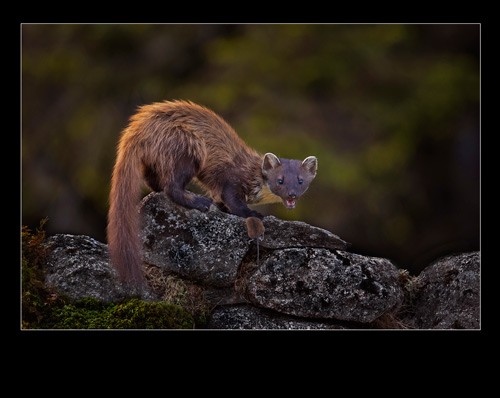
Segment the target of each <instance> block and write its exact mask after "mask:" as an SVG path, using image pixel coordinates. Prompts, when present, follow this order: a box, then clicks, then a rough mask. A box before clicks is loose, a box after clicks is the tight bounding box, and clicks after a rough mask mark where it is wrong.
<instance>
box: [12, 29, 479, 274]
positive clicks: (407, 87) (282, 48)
mask: <svg viewBox="0 0 500 398" xmlns="http://www.w3.org/2000/svg"><path fill="white" fill-rule="evenodd" d="M21 61H22V223H23V225H29V226H31V227H34V226H37V225H38V223H39V221H40V219H42V218H44V217H46V216H47V217H48V218H49V222H48V224H47V231H48V233H50V234H54V233H72V234H87V235H90V236H93V237H94V238H96V239H98V240H101V241H103V242H105V241H106V235H105V229H106V214H107V209H108V193H109V185H110V175H111V170H112V167H113V162H114V158H115V148H116V143H117V140H118V137H119V134H120V132H121V130H122V129H123V128H124V127H125V126H126V125H127V123H128V118H129V117H130V116H131V115H132V114H133V113H134V112H135V110H136V108H137V107H138V106H139V105H142V104H146V103H150V102H154V101H161V100H164V99H189V100H192V101H194V102H198V103H200V104H203V105H206V106H208V107H209V108H212V109H213V110H214V111H215V112H217V113H219V114H221V115H222V116H223V117H224V118H225V119H226V120H227V121H228V122H229V123H230V124H231V125H232V126H233V127H234V128H235V129H236V131H237V132H238V133H239V134H240V135H241V136H242V137H243V139H244V140H245V141H246V142H247V143H248V144H249V145H251V146H252V147H254V148H255V149H257V150H258V151H259V152H261V153H265V152H274V153H276V154H277V155H279V156H282V157H287V158H298V159H303V158H305V157H306V156H308V155H316V156H317V157H318V160H319V170H318V176H317V178H316V180H315V181H314V182H313V184H312V185H311V187H310V189H309V191H308V193H307V194H306V195H305V196H304V197H303V198H302V199H301V201H299V203H298V205H297V207H296V209H295V210H293V211H288V210H286V209H285V208H284V207H283V206H282V205H270V206H265V207H261V209H260V210H261V211H262V212H263V213H265V214H274V215H276V216H278V217H281V218H284V219H290V220H302V221H306V222H308V223H310V224H313V225H316V226H320V227H323V228H326V229H328V230H330V231H332V232H334V233H336V234H337V235H339V236H340V237H342V238H343V239H345V240H347V241H349V242H351V244H352V247H351V250H352V251H354V252H358V253H364V254H369V255H374V256H381V257H387V258H390V259H392V260H393V261H394V262H395V263H396V264H397V265H398V266H400V267H403V268H407V269H409V270H410V271H412V272H414V273H417V272H419V270H420V269H421V268H422V267H423V266H425V265H427V264H428V263H429V262H430V261H431V260H433V259H434V258H436V257H438V256H441V255H444V254H448V253H452V252H457V251H465V250H478V249H479V188H480V187H479V175H480V170H479V144H480V142H479V25H477V24H463V25H453V24H444V25H439V24H433V25H423V24H409V25H398V24H387V25H383V24H382V25H381V24H365V25H355V24H345V25H329V24H326V25H307V24H302V25H266V24H262V25H228V24H223V25H216V24H215V25H214V24H200V25H168V24H167V25H36V24H34V25H30V24H25V25H23V26H22V60H21Z"/></svg>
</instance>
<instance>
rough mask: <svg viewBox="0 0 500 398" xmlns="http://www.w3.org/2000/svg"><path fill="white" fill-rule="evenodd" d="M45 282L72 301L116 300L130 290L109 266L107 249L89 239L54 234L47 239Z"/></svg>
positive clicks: (103, 245)
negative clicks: (87, 298) (90, 298)
mask: <svg viewBox="0 0 500 398" xmlns="http://www.w3.org/2000/svg"><path fill="white" fill-rule="evenodd" d="M47 247H48V249H49V250H48V253H49V254H48V257H47V264H46V279H45V282H46V283H47V284H48V285H50V286H54V287H56V288H57V290H58V291H59V292H61V293H63V294H65V295H67V296H68V297H70V298H72V299H75V300H77V299H81V298H84V297H93V298H96V299H99V300H103V301H107V302H108V301H116V300H120V299H121V298H123V297H125V295H126V293H127V292H126V291H125V290H124V288H123V286H121V285H120V284H119V283H118V281H117V275H116V272H115V270H114V269H113V268H111V267H110V265H109V255H108V249H107V246H106V245H105V244H103V243H101V242H98V241H96V240H95V239H92V238H90V237H88V236H83V235H79V236H75V235H67V234H61V235H54V236H52V237H50V238H48V240H47Z"/></svg>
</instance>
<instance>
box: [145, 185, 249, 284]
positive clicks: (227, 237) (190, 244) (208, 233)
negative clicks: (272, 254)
mask: <svg viewBox="0 0 500 398" xmlns="http://www.w3.org/2000/svg"><path fill="white" fill-rule="evenodd" d="M141 214H142V216H143V229H142V232H141V239H142V242H143V251H144V253H143V255H144V261H146V262H147V263H149V264H152V265H155V266H157V267H160V268H166V269H167V270H169V271H171V272H174V273H176V274H178V275H179V276H182V277H186V278H188V279H191V280H195V281H198V282H200V283H203V284H207V285H212V286H217V287H224V286H230V285H232V284H233V283H234V281H235V279H236V274H237V272H238V266H239V265H240V263H241V261H242V260H243V257H244V256H245V254H246V252H247V250H248V247H249V244H250V243H249V238H248V236H247V235H246V227H245V220H244V219H243V218H240V217H237V216H234V215H230V214H226V213H222V212H220V211H209V212H207V213H203V212H201V211H198V210H192V209H186V208H184V207H181V206H177V205H175V204H173V203H172V202H170V201H169V200H168V199H166V198H165V196H164V195H162V194H159V193H151V194H149V195H148V196H146V198H144V199H143V202H142V207H141Z"/></svg>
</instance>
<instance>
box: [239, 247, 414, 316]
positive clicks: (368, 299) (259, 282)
mask: <svg viewBox="0 0 500 398" xmlns="http://www.w3.org/2000/svg"><path fill="white" fill-rule="evenodd" d="M403 296H404V294H403V289H402V286H401V283H400V282H399V270H398V269H397V268H396V267H395V266H394V265H393V264H392V263H391V262H390V261H389V260H386V259H383V258H375V257H367V256H361V255H358V254H353V253H348V252H344V251H335V250H334V251H332V250H327V249H317V248H308V249H305V248H298V249H282V250H275V251H272V252H270V253H265V254H264V255H263V256H262V259H261V263H260V265H259V266H257V267H256V270H255V271H254V272H253V273H252V274H251V275H250V276H249V277H248V282H247V286H246V297H247V299H248V300H249V301H251V302H253V303H255V304H257V305H259V306H262V307H265V308H270V309H273V310H275V311H278V312H282V313H285V314H290V315H295V316H301V317H306V318H335V319H339V320H346V321H356V322H365V323H366V322H372V321H374V320H375V319H376V318H378V317H379V316H381V315H383V314H384V313H386V312H394V311H396V310H397V309H398V308H399V306H400V305H401V304H402V301H403Z"/></svg>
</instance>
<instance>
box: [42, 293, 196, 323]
mask: <svg viewBox="0 0 500 398" xmlns="http://www.w3.org/2000/svg"><path fill="white" fill-rule="evenodd" d="M42 326H43V328H47V329H190V328H193V327H194V321H193V318H192V317H191V315H190V314H189V313H187V312H186V311H185V310H183V309H182V308H181V307H180V306H178V305H175V304H170V303H166V302H146V301H142V300H139V299H130V300H126V301H124V302H122V303H108V304H106V303H102V302H101V301H98V300H96V299H90V298H89V299H83V300H79V301H76V302H74V303H72V304H67V305H64V306H61V307H55V308H53V309H52V310H51V312H50V316H48V317H47V318H46V319H45V322H44V324H43V325H42Z"/></svg>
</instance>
